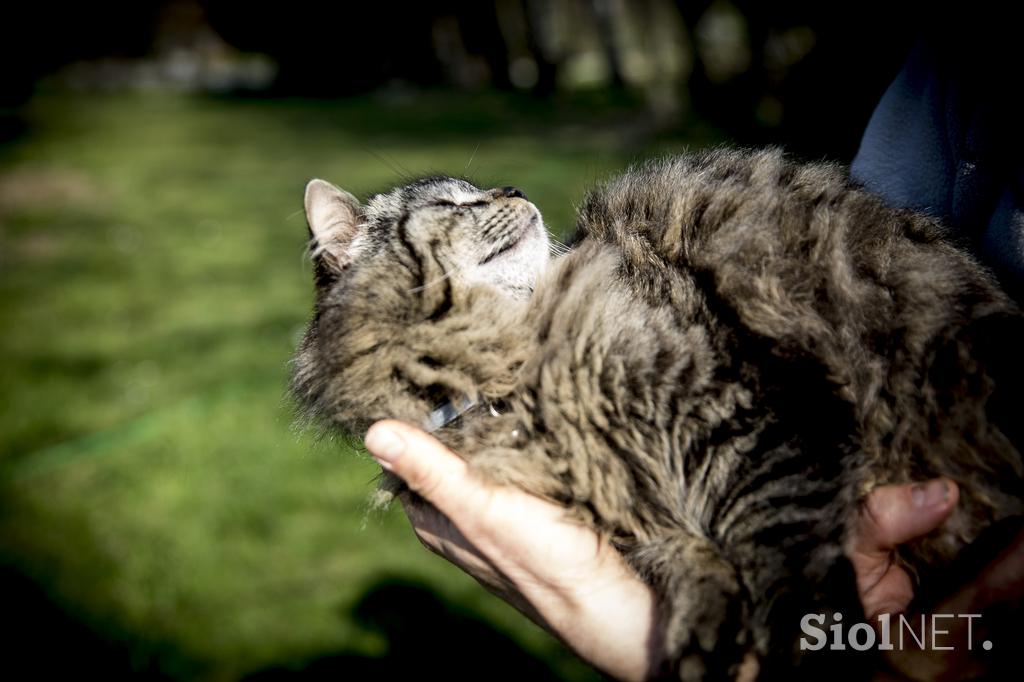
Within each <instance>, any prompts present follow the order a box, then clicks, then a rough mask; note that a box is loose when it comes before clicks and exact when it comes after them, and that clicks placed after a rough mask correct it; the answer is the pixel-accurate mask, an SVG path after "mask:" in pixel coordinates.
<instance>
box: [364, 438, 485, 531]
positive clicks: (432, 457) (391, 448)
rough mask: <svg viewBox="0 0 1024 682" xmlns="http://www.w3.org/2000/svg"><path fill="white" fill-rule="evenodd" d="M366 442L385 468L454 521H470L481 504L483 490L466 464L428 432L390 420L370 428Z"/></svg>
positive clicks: (375, 457)
mask: <svg viewBox="0 0 1024 682" xmlns="http://www.w3.org/2000/svg"><path fill="white" fill-rule="evenodd" d="M364 442H365V444H366V448H367V449H368V450H369V451H370V454H371V455H373V458H374V459H375V460H377V463H378V464H380V465H381V467H383V468H384V469H386V470H388V471H390V472H391V473H393V474H395V475H396V476H398V477H399V478H401V479H402V480H403V481H405V483H406V485H408V486H409V488H410V489H411V490H413V491H415V492H416V493H417V494H419V495H420V496H421V497H423V498H424V499H426V500H427V501H428V502H430V503H431V504H432V505H434V507H436V508H437V509H438V510H439V511H440V512H441V513H442V514H444V515H445V516H447V517H448V518H450V519H451V520H452V521H455V522H456V523H457V519H460V518H467V516H466V512H467V510H470V509H472V508H473V505H474V504H478V503H479V499H480V495H481V493H482V492H483V487H482V485H481V484H480V482H479V481H477V480H476V479H475V478H473V477H472V476H471V474H470V473H469V470H468V467H467V466H466V462H465V460H463V459H462V458H461V457H459V456H458V455H456V454H455V453H454V452H452V451H451V450H449V449H448V448H446V447H445V446H444V445H442V444H441V442H440V441H438V440H437V439H436V438H434V437H433V436H431V435H429V434H427V433H425V432H424V431H421V430H420V429H418V428H416V427H414V426H411V425H409V424H406V423H404V422H400V421H395V420H392V419H386V420H384V421H379V422H377V423H376V424H374V425H373V426H371V427H370V429H369V431H367V432H366V438H365V440H364ZM477 508H479V507H477Z"/></svg>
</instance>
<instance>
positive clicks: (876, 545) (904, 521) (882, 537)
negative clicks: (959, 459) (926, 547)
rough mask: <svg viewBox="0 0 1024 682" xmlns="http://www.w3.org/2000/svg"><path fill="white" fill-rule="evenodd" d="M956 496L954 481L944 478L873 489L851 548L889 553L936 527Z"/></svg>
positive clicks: (948, 510)
mask: <svg viewBox="0 0 1024 682" xmlns="http://www.w3.org/2000/svg"><path fill="white" fill-rule="evenodd" d="M958 499H959V490H958V488H957V486H956V483H954V482H953V481H951V480H950V479H948V478H936V479H933V480H931V481H928V482H926V483H914V484H907V485H887V486H882V487H879V488H876V489H875V490H873V491H871V493H870V494H869V495H868V498H867V501H866V502H865V504H864V508H863V511H862V513H861V517H860V523H859V526H858V528H857V532H856V534H855V535H856V538H855V541H854V545H855V547H854V549H855V550H857V551H860V552H863V553H878V552H889V551H890V550H892V549H893V548H894V547H896V546H898V545H901V544H903V543H904V542H907V541H909V540H912V539H914V538H916V537H920V536H921V535H924V534H926V533H928V532H930V531H932V530H934V529H935V528H937V527H938V526H939V524H941V523H942V522H943V521H945V520H946V518H947V517H948V516H949V514H950V513H951V512H952V511H953V509H954V508H955V507H956V503H957V500H958Z"/></svg>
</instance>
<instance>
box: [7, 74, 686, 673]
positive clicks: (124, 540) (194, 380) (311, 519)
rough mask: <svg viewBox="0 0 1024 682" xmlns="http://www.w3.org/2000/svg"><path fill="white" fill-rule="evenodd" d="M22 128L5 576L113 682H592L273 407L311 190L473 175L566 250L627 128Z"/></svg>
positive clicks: (377, 102) (191, 117)
mask: <svg viewBox="0 0 1024 682" xmlns="http://www.w3.org/2000/svg"><path fill="white" fill-rule="evenodd" d="M26 116H27V119H28V123H29V128H28V133H26V135H25V136H23V137H22V138H20V139H18V140H16V141H15V142H13V143H9V144H7V145H6V146H5V147H3V148H0V401H2V405H3V408H2V410H0V559H2V560H3V563H4V564H6V565H7V566H8V567H9V570H11V571H14V572H15V573H16V574H17V575H18V576H28V583H29V584H30V585H31V586H32V590H38V592H39V594H41V595H43V597H40V599H42V600H43V601H45V602H46V603H47V604H51V605H54V604H55V605H56V612H59V613H61V614H70V616H69V618H70V619H71V620H72V621H74V623H76V624H82V628H81V630H77V629H73V630H72V631H73V632H87V633H91V634H95V635H96V636H97V637H98V638H99V640H101V641H102V642H105V646H109V647H112V648H113V650H114V651H115V654H114V658H115V659H116V658H117V657H118V656H122V655H123V657H124V658H125V660H126V661H127V663H126V665H127V669H135V670H146V671H150V672H153V671H156V672H160V673H162V674H167V675H171V676H173V677H178V678H203V679H218V680H228V679H236V678H238V677H241V676H244V675H246V674H249V673H253V672H257V671H260V670H266V669H274V668H282V667H285V668H289V667H291V668H295V667H301V666H302V665H304V664H305V663H308V662H311V661H315V660H320V661H333V662H334V663H336V664H337V665H336V669H337V671H340V672H341V673H344V672H345V671H354V670H363V669H364V668H360V667H359V666H365V665H366V664H367V661H369V662H371V663H372V662H377V663H380V662H381V661H385V662H386V661H389V660H391V659H389V658H388V657H389V656H391V657H392V658H394V657H397V656H399V655H400V654H401V655H403V656H408V655H410V654H409V653H408V652H409V651H410V649H409V646H410V645H409V643H408V642H409V640H410V637H411V638H413V639H416V641H418V642H420V644H421V645H422V646H424V647H427V646H428V645H429V646H430V647H433V648H434V649H433V654H434V655H433V656H431V655H430V653H431V651H432V650H431V649H430V648H423V649H422V651H421V652H420V653H421V654H422V657H423V658H426V659H427V660H424V661H422V664H423V665H424V666H425V668H424V669H425V670H435V671H439V672H444V671H445V670H449V671H450V670H452V660H454V659H458V658H460V657H466V656H469V657H470V658H472V656H474V655H475V656H481V657H484V659H483V660H487V658H486V657H487V656H488V654H487V651H476V652H467V651H465V649H464V648H465V647H466V644H467V638H468V639H469V641H473V642H477V644H476V645H474V646H475V648H477V649H487V650H488V651H489V650H495V651H497V652H501V656H502V657H503V658H504V659H506V660H505V661H504V662H503V663H502V666H503V669H504V670H506V672H509V671H512V670H519V668H516V667H515V665H513V664H512V663H509V662H508V661H510V660H513V659H515V660H519V659H521V660H522V661H526V662H530V661H532V660H533V659H539V660H540V661H541V663H540V664H538V665H540V666H541V667H540V668H538V669H540V670H543V669H548V670H550V671H551V672H553V674H555V675H557V676H560V677H564V678H570V679H590V678H592V677H594V673H592V672H591V671H589V670H588V669H586V668H585V667H584V666H582V664H580V663H579V662H578V661H576V660H575V659H574V658H573V657H572V655H571V654H569V653H568V652H567V651H565V650H564V649H563V648H562V647H560V646H559V645H558V644H557V643H556V642H554V640H552V639H551V638H550V637H548V636H547V635H546V634H544V633H542V632H541V631H540V630H538V629H537V628H535V627H533V626H532V625H530V624H528V623H527V622H526V621H525V620H524V619H523V618H521V617H520V616H519V615H518V614H516V613H515V612H513V611H512V610H511V609H510V608H508V607H506V606H505V605H504V604H502V603H500V602H499V601H497V600H496V599H494V598H492V597H490V596H489V595H487V594H486V593H485V592H484V591H483V590H482V589H481V588H479V587H478V586H477V585H476V583H474V582H473V581H472V580H470V579H469V578H467V577H466V576H464V575H462V574H461V573H460V572H459V571H457V570H456V569H454V568H452V567H450V566H448V565H447V564H446V563H445V562H443V561H441V560H439V559H437V558H436V557H433V556H432V555H430V554H429V553H427V552H425V551H424V550H423V549H422V548H421V547H420V546H419V544H418V543H417V542H416V541H415V539H414V538H413V536H412V534H411V531H410V530H409V529H408V525H407V523H406V522H405V520H404V517H402V516H401V515H400V514H399V513H398V512H397V511H394V510H392V511H390V512H387V513H384V514H380V515H375V516H369V517H368V516H367V515H366V501H367V499H368V496H369V493H370V492H371V490H372V488H373V485H374V477H375V475H376V473H375V472H376V469H375V467H374V466H373V465H372V463H371V462H369V461H368V460H367V458H366V456H365V454H362V453H359V452H356V451H353V450H352V449H351V448H350V447H349V446H347V445H345V444H344V443H343V442H342V441H341V440H328V441H323V442H314V440H313V439H312V438H311V437H310V436H309V435H308V434H301V433H295V432H294V431H293V429H292V428H291V425H290V412H289V407H288V404H287V402H286V401H285V400H284V398H283V393H284V386H285V376H286V362H287V359H288V357H289V355H290V353H291V351H292V348H293V345H294V343H295V341H296V339H297V335H298V334H299V333H300V331H301V329H302V327H303V323H304V320H305V318H306V315H307V313H308V310H309V306H310V301H311V282H310V274H309V270H308V267H307V265H306V264H305V263H304V262H303V259H302V251H303V247H304V242H305V229H306V228H305V224H304V221H303V218H302V215H301V213H299V209H300V208H301V198H302V197H301V194H302V187H303V185H304V183H305V181H306V180H308V179H309V178H311V177H314V176H320V177H325V178H327V179H330V180H332V181H334V182H336V183H337V184H340V185H342V186H344V187H346V188H347V189H349V190H350V191H353V192H354V193H356V194H357V195H364V196H365V194H367V193H369V192H371V191H374V190H377V189H382V188H384V187H387V186H389V185H392V184H394V183H396V182H397V181H399V179H400V178H399V173H406V172H408V173H413V174H417V173H424V172H428V171H435V170H440V171H447V172H453V173H466V172H468V173H469V174H470V175H472V176H474V177H476V178H477V179H479V180H480V182H481V183H483V184H487V185H497V184H515V185H517V186H520V187H522V188H523V189H524V190H525V191H526V192H527V194H528V195H530V197H531V199H533V200H534V201H535V202H536V203H537V204H538V205H539V206H540V208H541V210H542V211H543V212H544V214H545V217H546V219H547V221H548V223H549V225H550V226H551V227H552V228H553V229H555V230H556V231H560V232H563V233H564V232H566V231H568V229H569V228H570V226H571V223H572V210H573V209H572V205H573V202H574V201H578V200H579V199H580V198H581V196H582V193H583V190H584V188H585V187H586V186H587V185H588V184H589V183H591V182H592V181H594V180H595V179H598V178H600V177H602V176H604V175H605V174H606V173H607V172H609V170H611V169H614V168H618V167H621V166H623V165H625V163H626V162H627V161H629V160H630V159H631V158H633V157H634V155H635V154H636V153H637V152H638V149H637V148H636V145H635V144H634V143H631V142H629V141H628V139H629V138H628V137H627V135H628V130H630V129H631V128H629V126H626V125H623V123H624V122H626V123H628V121H629V117H630V113H629V109H628V107H627V106H625V105H624V104H621V103H620V104H616V103H614V102H596V103H595V102H583V103H580V102H576V103H563V104H562V105H560V106H556V105H542V104H539V103H533V102H525V101H520V100H506V99H502V98H497V97H492V96H489V97H477V98H466V97H462V98H458V99H453V98H451V97H448V96H444V95H441V94H435V95H428V96H425V97H420V98H416V99H407V100H397V101H396V100H386V99H380V98H377V99H374V98H367V99H360V100H352V101H348V102H341V103H319V102H303V101H260V100H218V99H203V98H194V97H185V96H171V95H148V96H141V95H139V96H127V95H119V96H115V95H110V96H97V95H92V96H71V95H66V94H65V95H60V94H51V95H41V96H39V97H37V99H36V100H34V101H33V102H32V103H31V104H30V105H29V107H28V109H27V111H26ZM580 121H584V122H585V123H581V122H580ZM699 139H701V140H703V139H705V137H704V136H703V135H699ZM647 144H648V145H649V146H650V147H651V148H653V149H656V150H657V151H659V152H664V151H667V150H669V149H671V148H675V147H678V146H679V145H680V144H681V141H680V140H679V139H678V138H675V139H671V140H668V139H662V140H654V141H650V142H649V143H647ZM470 161H472V162H471V163H470ZM467 166H468V167H469V168H468V171H467ZM25 599H26V600H27V599H28V598H27V597H26V598H25ZM23 601H24V600H23ZM407 603H410V604H417V605H418V606H417V611H416V612H415V613H413V612H410V611H408V610H403V607H402V605H403V604H407ZM25 604H27V606H25V608H26V609H29V610H33V609H34V608H35V607H34V606H33V604H34V602H32V601H31V600H27V601H25ZM432 623H438V624H440V623H446V624H447V627H448V628H450V630H449V631H446V632H438V631H437V628H436V627H433V626H432V625H431V624H432ZM40 627H41V628H42V630H41V632H45V623H43V624H42V625H41V626H40ZM76 627H77V625H76ZM403 628H404V629H403ZM410 633H411V634H410ZM416 633H421V634H419V635H417V634H416ZM481 633H486V634H487V637H484V638H483V639H481V636H482V634H481ZM27 637H28V635H26V638H27ZM418 637H421V638H422V640H421V639H417V638H418ZM53 645H54V646H55V647H56V649H57V650H60V648H61V647H63V646H64V643H61V642H54V643H53ZM402 647H404V649H403V648H402ZM403 651H404V652H405V653H402V652H403ZM411 651H420V650H418V649H415V648H413V649H411ZM424 652H425V653H424ZM411 664H412V662H410V663H409V665H411ZM529 664H530V665H533V663H529ZM523 665H527V663H523ZM509 666H511V667H509ZM414 669H415V668H414ZM342 677H344V674H342Z"/></svg>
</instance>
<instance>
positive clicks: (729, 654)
mask: <svg viewBox="0 0 1024 682" xmlns="http://www.w3.org/2000/svg"><path fill="white" fill-rule="evenodd" d="M665 609H666V611H667V614H666V618H665V620H664V626H663V627H664V643H665V658H666V660H667V661H668V665H669V668H670V670H671V671H672V673H673V674H672V677H675V678H677V679H679V680H682V681H683V682H698V681H699V680H733V679H736V675H737V673H738V671H739V666H740V664H741V663H742V662H743V657H744V655H745V654H746V652H747V650H748V649H749V648H750V635H749V631H748V629H747V624H746V621H747V610H746V603H745V600H744V597H743V595H742V593H741V590H740V587H739V584H738V582H737V581H736V580H735V577H734V576H732V575H718V574H711V575H703V576H701V577H700V579H698V580H695V581H693V583H692V584H691V585H690V589H687V590H685V591H683V592H680V593H677V594H675V595H673V596H672V598H671V599H669V600H667V602H666V604H665Z"/></svg>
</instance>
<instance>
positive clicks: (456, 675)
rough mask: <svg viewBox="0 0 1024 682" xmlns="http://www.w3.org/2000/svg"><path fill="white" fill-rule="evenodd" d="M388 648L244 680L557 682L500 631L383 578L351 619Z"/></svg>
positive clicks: (414, 586)
mask: <svg viewBox="0 0 1024 682" xmlns="http://www.w3.org/2000/svg"><path fill="white" fill-rule="evenodd" d="M352 615H353V616H354V618H355V620H356V622H357V623H359V625H361V626H362V627H364V628H366V629H367V630H371V631H374V632H377V633H379V634H380V635H382V636H383V638H384V639H385V641H386V642H387V645H386V646H387V649H386V651H385V652H383V653H382V654H381V655H380V656H366V655H365V654H362V653H356V652H350V651H339V652H336V653H329V654H325V655H323V656H319V657H315V658H312V659H308V660H301V661H291V662H289V663H287V664H284V665H281V666H278V667H274V668H270V669H267V670H262V671H259V672H257V673H254V674H252V675H250V676H249V677H247V678H246V680H247V682H273V681H276V680H297V679H302V680H344V679H430V678H437V679H448V680H463V679H466V680H469V679H472V680H479V679H488V680H531V682H541V681H543V680H557V679H559V678H558V677H557V676H556V675H555V674H554V673H553V672H552V671H551V670H550V669H549V668H548V667H547V666H546V665H545V664H544V663H543V662H542V661H540V660H537V659H535V658H533V657H531V656H530V655H529V654H528V653H527V652H525V651H524V650H523V649H521V648H520V647H518V646H517V645H516V644H515V643H514V642H513V641H512V640H511V639H509V638H508V637H507V636H506V635H505V634H503V633H502V632H500V631H498V630H496V629H494V628H493V627H491V625H489V624H488V623H486V622H485V621H483V620H480V619H479V618H478V617H476V616H474V615H473V614H471V613H470V612H468V611H466V610H463V609H461V608H459V607H458V606H457V605H453V604H451V603H448V602H445V601H442V600H441V599H439V598H438V597H437V596H436V595H435V594H434V593H433V591H431V590H430V589H429V587H427V586H426V585H423V584H421V583H416V582H412V581H409V580H406V579H403V578H400V577H391V578H385V579H383V580H381V581H380V582H378V583H377V584H376V585H375V586H374V587H372V588H371V589H369V590H368V591H367V592H366V594H365V595H364V596H363V598H362V599H361V600H360V601H359V603H358V604H357V606H356V607H355V610H354V613H353V614H352Z"/></svg>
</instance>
